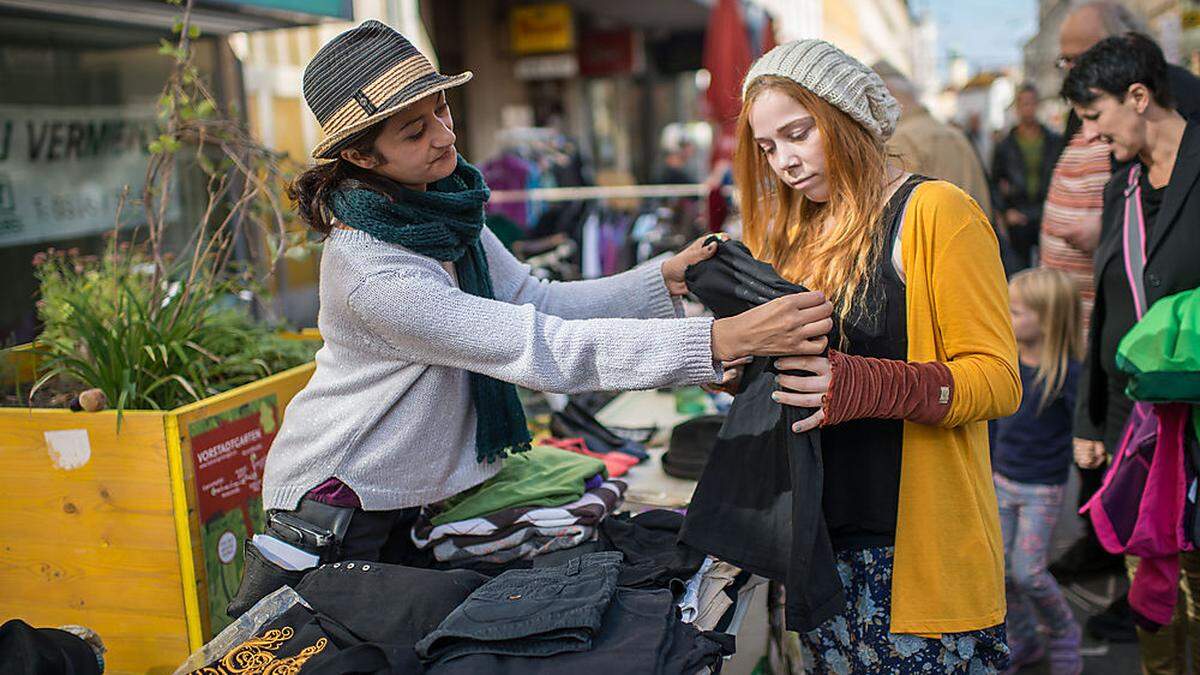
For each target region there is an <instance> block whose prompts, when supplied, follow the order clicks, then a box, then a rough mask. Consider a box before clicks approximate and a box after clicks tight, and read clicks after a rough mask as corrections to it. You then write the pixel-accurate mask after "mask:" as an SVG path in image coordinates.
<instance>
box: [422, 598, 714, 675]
mask: <svg viewBox="0 0 1200 675" xmlns="http://www.w3.org/2000/svg"><path fill="white" fill-rule="evenodd" d="M733 650H734V640H733V636H730V635H725V634H721V633H711V632H705V633H702V632H700V631H699V630H697V629H696V628H695V627H693V626H692V625H690V624H686V623H683V622H682V621H680V620H679V613H678V611H677V610H676V608H675V598H674V596H673V595H672V594H671V592H670V591H667V590H665V589H653V590H647V589H632V588H618V589H617V591H616V595H615V596H614V597H613V600H612V602H611V603H610V604H609V606H608V609H607V610H606V611H605V613H604V618H603V621H602V622H601V629H600V631H599V633H598V634H597V635H596V638H595V640H594V641H593V644H592V648H591V649H589V650H587V651H582V652H571V653H568V654H558V655H557V656H554V657H552V658H539V657H536V656H497V655H494V654H474V655H470V656H464V657H462V658H457V659H454V660H453V661H448V662H445V663H439V664H437V665H435V666H432V667H431V668H430V669H429V675H475V674H476V673H488V674H489V675H538V674H542V673H544V674H546V675H550V674H551V673H557V674H562V673H571V674H575V675H590V674H591V673H612V674H613V675H616V674H617V673H637V674H638V675H684V674H687V675H692V674H694V673H698V672H709V670H707V669H716V670H715V671H714V672H719V669H720V666H721V657H722V656H725V655H728V654H732V653H733Z"/></svg>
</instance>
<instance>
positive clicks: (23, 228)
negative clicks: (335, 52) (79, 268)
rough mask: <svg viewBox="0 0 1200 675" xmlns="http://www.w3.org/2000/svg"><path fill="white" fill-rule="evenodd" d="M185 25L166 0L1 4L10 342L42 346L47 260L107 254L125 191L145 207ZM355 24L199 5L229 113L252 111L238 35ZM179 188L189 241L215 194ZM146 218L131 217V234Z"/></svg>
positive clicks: (214, 1)
mask: <svg viewBox="0 0 1200 675" xmlns="http://www.w3.org/2000/svg"><path fill="white" fill-rule="evenodd" d="M179 14H180V8H179V7H178V6H175V5H171V4H168V3H166V2H163V1H162V0H0V287H3V288H4V293H3V294H0V342H3V343H6V344H12V343H20V342H26V341H29V340H30V339H32V338H33V337H34V335H35V334H36V332H37V321H36V315H35V311H34V301H35V298H36V293H37V288H36V281H35V277H34V271H33V266H32V264H31V260H32V258H33V256H34V254H35V253H37V252H39V251H43V250H45V249H47V248H50V247H55V248H59V249H69V248H79V249H80V250H81V251H82V252H84V253H88V252H97V251H98V250H99V248H100V246H101V234H102V233H103V232H106V231H109V230H112V229H113V227H114V223H115V222H116V213H117V204H118V202H119V200H120V195H121V193H122V191H123V189H124V188H125V187H126V186H128V187H129V189H130V192H131V194H134V195H137V194H140V192H141V189H142V185H144V179H145V172H146V157H147V150H146V145H147V140H148V139H147V136H148V135H149V134H151V132H152V130H153V129H154V126H155V115H156V105H157V101H158V97H159V95H160V93H161V89H162V86H163V84H164V83H165V81H166V78H167V75H168V73H169V72H170V69H171V65H172V61H171V59H169V58H168V57H165V56H162V55H160V54H158V49H159V40H160V39H169V38H171V37H172V26H173V25H174V22H175V20H176V18H177V17H178V16H179ZM348 15H349V7H348V6H347V5H346V4H345V3H344V2H343V1H342V0H254V1H250V2H233V1H231V0H208V1H205V0H199V1H197V2H196V3H195V7H194V10H193V13H192V21H193V23H194V25H195V26H197V27H198V28H199V29H200V30H201V37H200V38H199V39H198V40H197V41H196V43H195V44H194V49H195V56H196V63H197V65H198V67H199V68H200V70H201V73H202V75H203V76H204V77H205V78H206V79H207V80H208V81H209V83H210V85H211V88H212V90H213V92H214V94H215V96H217V98H218V99H219V100H220V101H221V102H223V103H225V104H231V103H235V104H241V103H242V102H243V100H242V85H241V77H240V72H239V70H240V69H239V64H238V61H237V59H236V58H235V57H234V55H233V53H232V52H231V50H230V49H229V45H228V41H227V39H226V36H227V35H228V34H229V33H231V32H233V31H239V30H258V29H264V28H274V27H279V26H290V25H296V24H298V23H305V22H316V21H321V20H323V19H325V18H328V17H329V16H348ZM151 137H152V136H151ZM179 175H180V176H182V177H181V178H180V179H179V181H180V184H179V185H178V186H177V188H178V189H176V190H174V193H173V194H174V202H173V203H172V204H171V205H170V210H169V211H168V214H169V215H170V216H171V217H172V220H173V221H175V222H177V223H178V226H177V227H173V229H172V230H171V232H175V233H177V234H179V235H180V236H181V237H186V232H188V231H190V230H189V229H188V227H189V223H190V224H191V225H192V226H194V224H195V223H196V222H197V219H198V218H199V211H198V209H200V208H202V205H203V204H202V199H201V193H202V192H203V184H202V183H199V182H198V181H199V180H200V177H199V176H194V177H192V178H189V177H188V174H187V172H179ZM138 210H139V209H137V208H130V209H127V210H126V211H125V216H126V217H125V219H124V221H123V222H124V225H125V226H127V227H132V226H135V225H137V224H138V222H137V212H138Z"/></svg>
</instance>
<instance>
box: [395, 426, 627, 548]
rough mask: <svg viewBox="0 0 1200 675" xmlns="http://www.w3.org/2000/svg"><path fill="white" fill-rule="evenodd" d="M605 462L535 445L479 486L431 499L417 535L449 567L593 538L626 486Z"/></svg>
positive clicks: (415, 539) (422, 545)
mask: <svg viewBox="0 0 1200 675" xmlns="http://www.w3.org/2000/svg"><path fill="white" fill-rule="evenodd" d="M608 475H609V472H608V470H607V469H606V467H605V462H603V461H601V460H599V459H596V458H594V457H588V456H585V455H582V454H577V453H574V452H566V451H564V450H561V449H557V448H552V447H543V446H538V447H534V448H532V449H531V450H529V451H528V452H523V453H518V454H515V455H513V456H511V457H509V458H508V459H507V460H505V462H504V466H503V467H502V468H501V469H500V472H499V473H497V474H496V475H495V476H493V477H492V478H490V479H488V480H487V481H485V482H484V483H482V484H480V485H479V486H477V487H475V488H472V489H470V490H467V491H466V492H463V493H461V494H459V495H455V496H454V497H452V498H450V499H448V500H446V501H444V502H442V503H440V504H436V505H433V506H431V507H427V508H426V509H424V510H423V511H422V513H421V516H420V518H418V520H417V523H416V525H415V526H414V527H413V542H414V543H415V544H416V545H417V547H418V548H421V549H429V550H432V553H433V557H434V560H436V561H437V562H438V563H441V564H444V566H446V567H472V566H480V565H493V566H494V565H504V564H506V563H510V562H513V561H516V560H530V559H532V558H534V557H536V556H538V555H541V554H544V553H549V552H551V551H557V550H562V549H568V548H572V547H575V546H578V545H579V544H581V543H583V542H586V541H590V540H593V539H595V538H596V527H597V525H598V524H599V523H600V522H601V521H602V520H604V518H605V517H606V516H608V515H609V514H611V513H612V512H613V511H614V510H615V509H616V508H617V506H618V505H620V503H621V499H622V497H623V496H624V494H625V483H624V482H622V481H619V480H609V479H608Z"/></svg>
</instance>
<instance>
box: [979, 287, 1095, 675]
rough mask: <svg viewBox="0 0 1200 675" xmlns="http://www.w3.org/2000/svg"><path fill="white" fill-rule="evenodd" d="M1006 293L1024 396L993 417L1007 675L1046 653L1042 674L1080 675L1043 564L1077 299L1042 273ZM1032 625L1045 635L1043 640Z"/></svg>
mask: <svg viewBox="0 0 1200 675" xmlns="http://www.w3.org/2000/svg"><path fill="white" fill-rule="evenodd" d="M1009 296H1010V301H1009V309H1010V311H1011V313H1012V322H1013V332H1014V333H1015V334H1016V338H1017V349H1018V352H1019V355H1020V368H1021V384H1022V386H1023V388H1024V392H1025V394H1024V397H1023V399H1022V401H1021V407H1020V408H1019V409H1018V410H1017V412H1016V414H1014V415H1012V416H1011V417H1006V418H1003V419H1001V420H998V421H997V423H996V429H995V439H994V443H993V456H992V468H993V471H994V472H995V480H996V498H997V501H998V502H999V505H1000V527H1001V530H1002V531H1003V535H1004V558H1005V586H1006V589H1007V593H1008V641H1009V647H1010V648H1011V649H1012V661H1011V665H1010V668H1009V671H1008V672H1015V671H1016V670H1018V669H1019V668H1021V667H1022V666H1024V665H1027V664H1030V663H1034V662H1036V661H1039V660H1041V659H1042V658H1043V656H1046V655H1047V652H1048V656H1049V659H1050V667H1051V669H1050V672H1052V673H1055V674H1056V675H1076V674H1078V673H1080V672H1081V671H1082V670H1083V662H1082V659H1081V657H1080V654H1079V647H1080V641H1081V632H1080V629H1079V624H1078V622H1076V621H1075V617H1074V615H1073V614H1072V613H1071V608H1070V606H1068V605H1067V601H1066V598H1065V597H1063V593H1062V589H1060V588H1059V586H1058V583H1057V582H1056V581H1055V579H1054V577H1053V576H1051V575H1050V573H1049V572H1048V571H1047V570H1046V561H1047V557H1048V555H1049V550H1050V539H1051V536H1052V535H1053V533H1054V525H1055V523H1056V522H1057V521H1058V514H1059V511H1060V509H1061V507H1062V501H1063V492H1064V491H1065V489H1066V483H1067V473H1068V470H1069V468H1070V465H1071V459H1072V450H1071V420H1072V416H1073V412H1074V409H1075V389H1076V381H1077V379H1078V373H1079V360H1080V357H1081V355H1082V345H1081V344H1080V336H1081V332H1080V323H1079V322H1080V307H1079V296H1078V293H1077V292H1076V290H1075V288H1074V286H1073V284H1072V282H1071V279H1070V278H1069V277H1067V276H1066V275H1065V274H1063V273H1062V272H1059V271H1057V270H1049V269H1030V270H1025V271H1023V272H1021V273H1019V274H1017V275H1015V276H1014V277H1013V278H1012V281H1011V282H1010V284H1009ZM1040 627H1044V628H1045V629H1046V632H1047V633H1048V638H1047V639H1046V640H1045V641H1044V642H1043V638H1042V636H1041V631H1040V630H1039V628H1040Z"/></svg>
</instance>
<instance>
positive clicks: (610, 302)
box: [482, 228, 683, 319]
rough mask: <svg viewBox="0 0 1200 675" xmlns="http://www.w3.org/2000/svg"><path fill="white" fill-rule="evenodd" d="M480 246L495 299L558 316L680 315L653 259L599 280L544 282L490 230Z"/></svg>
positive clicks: (589, 317)
mask: <svg viewBox="0 0 1200 675" xmlns="http://www.w3.org/2000/svg"><path fill="white" fill-rule="evenodd" d="M482 237H483V245H484V249H485V250H486V252H487V258H488V267H489V268H490V269H491V274H492V285H493V286H494V287H495V290H496V299H497V300H503V301H504V302H508V303H511V304H514V305H525V304H531V305H533V306H534V307H536V308H537V310H538V311H539V312H542V313H543V314H550V315H553V316H557V317H559V318H563V319H598V318H613V319H670V318H677V317H681V316H683V312H682V306H681V305H679V304H678V303H677V302H675V301H674V300H672V298H671V296H670V294H669V293H668V292H667V286H666V284H665V282H664V281H663V276H662V264H663V260H664V259H665V258H656V259H655V260H651V261H649V262H647V263H646V264H644V265H642V266H640V267H638V268H636V269H633V270H630V271H628V272H623V273H621V274H615V275H613V276H611V277H605V278H603V279H591V280H587V281H567V282H562V281H546V280H543V279H538V278H536V277H534V276H533V274H532V273H531V271H530V267H529V265H526V264H525V263H523V262H521V261H519V260H517V259H516V257H515V256H513V254H512V253H511V252H510V251H509V250H508V249H506V248H504V244H502V243H500V240H499V239H497V238H496V235H494V234H492V231H491V230H488V229H486V228H485V229H484V231H483V235H482Z"/></svg>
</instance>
